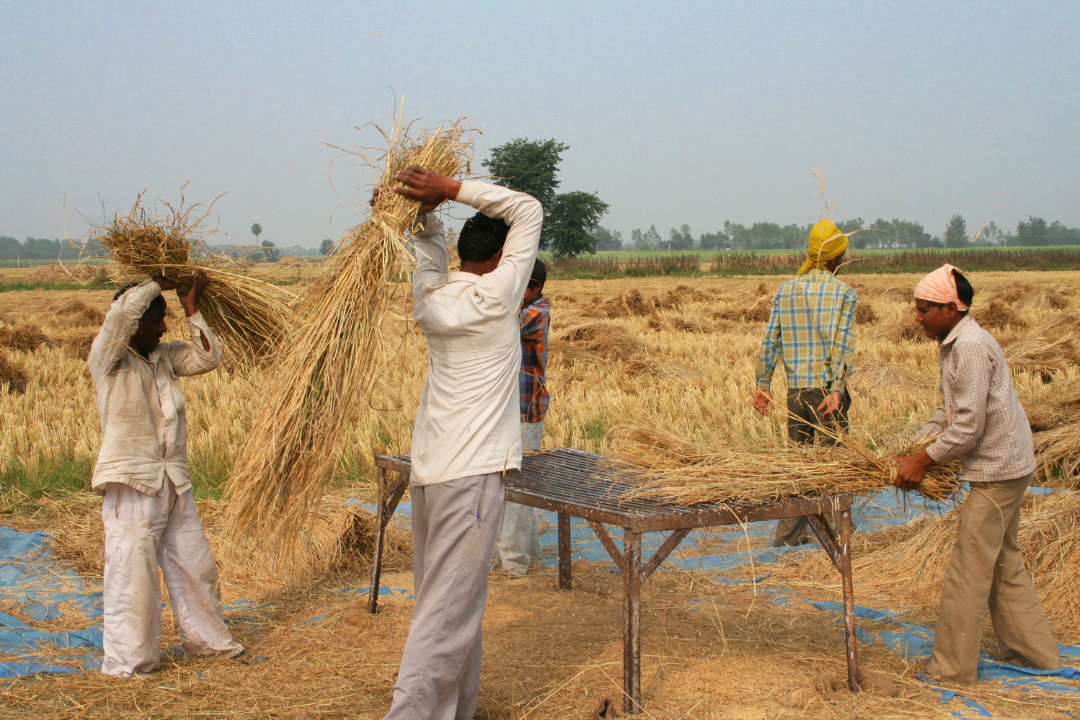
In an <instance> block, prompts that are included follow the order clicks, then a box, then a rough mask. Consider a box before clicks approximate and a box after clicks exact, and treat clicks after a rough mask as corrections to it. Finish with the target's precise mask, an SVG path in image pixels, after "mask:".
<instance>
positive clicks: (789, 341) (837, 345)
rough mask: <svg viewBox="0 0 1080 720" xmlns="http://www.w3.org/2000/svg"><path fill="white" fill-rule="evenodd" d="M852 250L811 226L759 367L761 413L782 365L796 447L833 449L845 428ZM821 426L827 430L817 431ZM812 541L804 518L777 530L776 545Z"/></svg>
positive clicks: (769, 403) (851, 345)
mask: <svg viewBox="0 0 1080 720" xmlns="http://www.w3.org/2000/svg"><path fill="white" fill-rule="evenodd" d="M847 247H848V238H847V235H844V234H843V233H842V232H840V230H838V229H837V227H836V225H834V224H833V222H832V221H831V220H822V221H821V222H819V223H817V224H816V225H814V227H813V229H812V230H811V231H810V240H809V246H808V248H807V253H806V262H804V263H803V264H802V267H800V268H799V272H798V277H796V278H795V279H794V280H789V281H788V282H786V283H784V284H783V285H781V286H780V288H779V289H778V290H777V291H776V297H775V299H774V300H773V309H772V315H771V317H770V318H769V327H768V329H767V330H766V331H765V339H764V341H763V342H762V345H761V355H760V356H759V357H758V362H757V393H756V394H755V396H754V409H755V410H757V411H758V412H760V413H761V414H762V415H767V414H768V413H769V411H771V410H772V408H773V404H774V403H773V397H772V393H771V391H770V388H771V387H772V376H773V372H774V371H775V370H776V363H777V361H778V360H780V359H782V360H783V361H784V369H785V371H786V372H787V387H788V390H787V413H788V415H787V431H788V438H789V439H790V440H791V441H792V442H796V443H813V442H814V437H815V435H817V436H818V437H819V438H820V440H821V444H822V445H833V444H834V443H835V442H836V434H837V433H838V432H841V431H846V430H847V415H848V409H849V408H850V407H851V395H850V394H849V393H848V390H847V380H848V376H849V375H851V363H852V359H853V358H854V356H855V306H856V297H855V290H854V289H852V288H851V287H849V286H848V285H847V284H846V283H844V282H842V281H841V280H839V279H838V278H837V277H836V270H837V268H839V267H840V265H841V264H842V263H843V262H844V253H845V252H846V251H847ZM823 420H824V422H826V423H827V424H828V426H829V428H830V429H829V430H828V431H826V432H819V431H820V430H822V422H823ZM826 519H827V521H828V522H829V523H830V524H831V525H832V526H833V528H838V527H839V524H840V513H829V514H828V515H827V516H826ZM814 540H815V538H814V536H813V534H812V532H811V531H810V528H809V525H808V523H807V522H806V518H801V517H800V518H785V519H782V520H779V521H778V522H777V524H776V535H775V537H774V539H773V544H774V545H775V546H777V547H779V546H783V545H802V544H803V543H806V542H813V541H814Z"/></svg>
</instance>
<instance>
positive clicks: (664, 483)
mask: <svg viewBox="0 0 1080 720" xmlns="http://www.w3.org/2000/svg"><path fill="white" fill-rule="evenodd" d="M626 435H627V440H628V441H629V442H628V444H627V449H626V450H624V451H623V452H622V453H620V454H619V459H620V460H624V461H626V462H630V463H632V464H633V465H635V467H636V468H641V469H642V471H641V475H643V476H644V478H645V482H644V483H643V484H642V485H641V487H640V488H639V489H638V490H637V491H636V492H635V493H634V494H635V495H636V496H639V497H655V498H659V499H661V500H665V501H671V502H678V503H682V504H687V505H696V504H699V503H739V502H748V503H764V502H772V501H775V500H784V499H788V498H795V497H813V496H819V495H831V494H835V493H854V494H857V495H862V494H872V493H876V492H878V491H880V490H883V489H885V488H889V487H892V486H893V481H894V480H895V477H896V464H895V463H894V462H893V461H892V457H891V455H892V454H890V455H881V454H879V453H877V452H875V451H874V450H871V449H870V448H868V447H866V446H864V445H862V444H861V443H859V442H857V441H856V440H855V439H854V438H852V437H850V436H847V435H845V436H843V438H842V443H843V444H841V445H837V446H836V447H831V448H829V447H812V446H805V445H796V446H787V447H783V448H765V449H758V450H752V449H749V448H745V447H738V446H721V447H709V448H706V447H702V446H699V445H695V444H694V443H691V442H688V441H686V440H684V439H682V438H679V437H676V436H674V435H672V434H670V433H668V432H667V431H665V430H662V429H660V428H654V427H646V426H642V425H638V426H635V427H631V428H630V429H629V430H628V432H627V433H626ZM920 449H921V447H920V448H914V449H910V450H907V451H904V452H903V453H902V454H909V453H911V452H918V451H919V450H920ZM893 454H897V453H893ZM959 485H960V480H959V478H958V476H957V472H956V466H955V465H953V464H951V463H950V464H946V465H943V466H938V465H932V466H931V467H930V469H929V470H928V471H927V473H926V476H925V477H924V478H923V482H922V485H920V487H919V492H920V493H921V494H922V495H924V496H925V497H927V498H929V499H930V500H938V501H940V500H945V499H947V498H948V497H949V496H950V495H951V494H952V493H953V491H955V490H956V489H957V488H958V487H959Z"/></svg>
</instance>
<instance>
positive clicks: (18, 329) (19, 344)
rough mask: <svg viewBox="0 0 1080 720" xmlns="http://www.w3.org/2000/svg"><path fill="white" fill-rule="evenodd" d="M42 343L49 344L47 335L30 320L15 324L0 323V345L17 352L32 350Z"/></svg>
mask: <svg viewBox="0 0 1080 720" xmlns="http://www.w3.org/2000/svg"><path fill="white" fill-rule="evenodd" d="M42 345H45V346H48V345H50V341H49V336H48V335H46V334H45V333H44V332H43V331H42V329H41V328H39V327H38V326H37V325H35V324H33V323H30V322H22V323H19V324H18V325H15V326H8V325H0V347H6V348H9V349H11V350H18V351H19V352H34V351H35V350H37V349H38V348H39V347H41V346H42Z"/></svg>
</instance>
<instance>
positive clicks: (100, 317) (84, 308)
mask: <svg viewBox="0 0 1080 720" xmlns="http://www.w3.org/2000/svg"><path fill="white" fill-rule="evenodd" d="M56 314H57V315H59V316H61V317H64V318H68V319H70V320H71V321H72V322H74V323H77V324H82V325H101V323H103V322H105V313H103V312H101V311H100V310H98V309H97V308H92V307H90V306H89V305H87V304H86V303H84V302H83V301H82V300H78V299H72V300H71V301H70V302H68V303H67V304H65V305H63V306H61V307H60V309H59V310H57V311H56Z"/></svg>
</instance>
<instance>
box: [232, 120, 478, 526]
mask: <svg viewBox="0 0 1080 720" xmlns="http://www.w3.org/2000/svg"><path fill="white" fill-rule="evenodd" d="M386 139H387V142H388V145H389V149H388V150H387V151H386V154H385V155H384V156H383V157H382V158H381V161H382V165H383V170H382V172H381V174H380V177H379V180H378V184H377V192H376V194H375V200H374V205H373V206H372V208H371V215H370V217H369V218H368V220H366V221H365V222H364V223H362V224H361V225H359V226H357V227H355V228H353V229H352V230H350V231H349V232H348V233H347V234H346V236H345V237H344V238H343V240H342V241H341V242H340V243H339V246H338V248H337V250H336V251H335V252H334V254H333V255H332V257H331V264H330V267H329V268H328V269H327V271H326V272H325V274H324V275H323V276H322V277H321V278H320V279H319V281H318V282H316V283H315V284H314V285H312V287H311V288H310V290H309V291H308V293H307V295H306V297H305V300H304V302H303V304H302V306H301V308H300V310H299V314H300V319H299V322H298V323H297V329H296V331H295V332H293V333H291V334H290V335H289V336H288V338H287V339H286V343H285V345H284V346H283V347H282V350H281V352H280V353H279V354H278V356H277V358H276V360H275V362H274V366H273V368H272V371H271V379H270V381H269V382H268V383H267V387H268V392H267V394H266V396H265V397H264V398H263V400H262V403H261V405H260V407H259V409H258V412H257V414H256V416H255V421H254V423H253V425H252V427H251V430H250V433H249V434H248V438H247V441H246V443H245V445H244V447H243V449H242V450H241V452H240V455H239V458H238V459H237V462H236V467H235V470H234V472H233V475H232V478H231V480H230V484H229V495H230V502H229V507H228V515H227V523H228V526H229V528H230V531H231V532H233V533H235V534H237V535H241V536H253V535H256V534H258V535H261V536H268V537H269V538H271V539H272V540H273V541H275V542H278V543H280V544H281V545H282V546H288V545H289V544H291V542H292V540H293V539H294V538H295V537H296V536H297V534H298V533H299V532H300V530H302V529H303V528H304V527H305V525H307V524H308V523H309V522H310V521H311V519H312V518H313V517H314V516H315V514H316V513H317V511H318V506H319V501H320V498H321V497H322V495H323V489H324V487H325V485H326V482H327V479H328V477H329V476H330V473H331V471H332V469H333V465H334V463H335V461H336V457H337V455H338V451H339V450H340V446H341V443H342V440H343V438H344V437H345V434H346V431H347V430H348V428H349V426H350V425H351V424H352V423H353V422H354V421H355V420H356V419H357V418H358V417H359V414H360V412H361V411H362V410H363V408H364V407H369V406H370V404H369V403H368V402H367V401H368V400H369V399H370V394H371V391H372V389H373V388H374V386H375V383H376V382H377V380H378V379H379V377H380V374H381V371H382V368H383V366H384V365H385V351H384V347H383V321H384V319H385V317H386V315H387V309H388V308H389V307H390V304H391V302H392V301H393V300H394V299H395V298H396V297H398V296H402V295H405V294H406V293H407V283H406V282H404V281H407V279H408V271H409V269H410V268H411V267H412V265H413V264H414V262H415V261H414V258H413V257H412V255H411V254H410V252H409V241H410V235H411V234H412V233H413V232H415V231H416V230H417V229H418V226H417V211H418V210H419V203H418V202H416V201H414V200H409V199H406V198H404V197H402V196H401V195H399V194H397V193H396V192H393V190H392V188H393V187H394V186H400V183H397V182H396V181H395V179H394V176H395V174H396V173H397V172H398V171H400V170H402V169H403V168H404V167H405V166H406V165H410V164H415V165H420V166H421V167H424V168H427V169H429V170H433V171H435V172H438V173H440V174H442V175H446V176H448V177H456V176H459V175H461V174H462V173H467V172H468V163H469V151H470V149H471V138H470V137H468V134H467V131H466V130H464V129H462V127H461V126H459V125H453V126H451V127H449V128H441V129H439V130H438V131H435V132H427V131H425V132H423V133H422V134H421V136H420V137H419V138H418V139H413V138H410V137H409V136H408V128H403V127H402V126H401V125H400V124H399V125H396V126H395V128H394V129H393V131H392V132H391V133H390V134H388V135H386Z"/></svg>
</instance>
